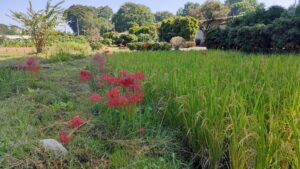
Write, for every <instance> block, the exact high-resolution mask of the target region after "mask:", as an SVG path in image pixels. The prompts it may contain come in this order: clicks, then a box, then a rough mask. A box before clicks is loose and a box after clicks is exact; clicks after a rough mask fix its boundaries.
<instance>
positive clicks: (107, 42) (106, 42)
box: [101, 38, 113, 46]
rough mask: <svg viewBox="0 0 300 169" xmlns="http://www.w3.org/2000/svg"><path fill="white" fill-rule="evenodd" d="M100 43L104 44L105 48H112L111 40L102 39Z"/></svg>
mask: <svg viewBox="0 0 300 169" xmlns="http://www.w3.org/2000/svg"><path fill="white" fill-rule="evenodd" d="M101 43H102V44H104V45H107V46H112V44H113V41H112V39H108V38H104V39H103V40H102V41H101Z"/></svg>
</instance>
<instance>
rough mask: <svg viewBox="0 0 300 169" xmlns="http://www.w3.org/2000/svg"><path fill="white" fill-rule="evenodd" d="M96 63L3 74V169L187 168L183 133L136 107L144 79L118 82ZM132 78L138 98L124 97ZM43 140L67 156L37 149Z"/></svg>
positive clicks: (34, 65)
mask: <svg viewBox="0 0 300 169" xmlns="http://www.w3.org/2000/svg"><path fill="white" fill-rule="evenodd" d="M108 57H110V56H108ZM99 58H100V60H99ZM101 59H102V56H101V57H100V56H98V57H95V58H84V59H77V60H69V61H65V62H58V61H56V62H53V63H51V64H47V65H45V64H43V63H48V62H47V61H39V60H38V59H37V58H28V59H25V60H24V61H20V60H17V62H18V64H16V65H15V67H9V68H5V69H4V68H0V73H1V77H0V86H1V90H0V94H1V98H0V107H1V109H0V120H1V121H2V122H1V123H0V128H1V130H0V135H1V137H0V168H2V167H3V168H97V167H98V168H116V169H117V168H137V169H138V168H141V167H142V168H143V167H148V168H172V169H173V168H187V166H188V164H185V163H184V160H183V158H182V153H181V152H182V149H181V148H182V146H180V145H181V139H179V138H180V137H181V135H180V133H179V132H177V131H176V130H172V131H171V130H169V129H168V128H165V127H163V126H162V119H161V116H160V115H161V114H160V112H159V111H160V110H159V109H152V107H151V106H149V105H146V104H143V103H139V104H140V105H139V106H138V104H135V103H137V102H140V101H142V99H141V98H142V97H143V95H142V94H141V92H142V88H140V87H142V85H143V84H144V83H146V82H139V81H137V80H138V79H142V78H143V76H142V74H136V73H129V72H128V73H125V72H124V71H122V73H121V74H120V76H117V75H118V72H119V70H116V71H115V70H112V69H109V68H110V67H111V66H110V65H109V64H108V65H105V67H99V63H100V62H101V63H102V60H101ZM101 66H104V65H102V64H101ZM122 70H123V69H122ZM91 73H93V75H95V76H94V77H95V79H94V78H92V76H91V75H92V74H91ZM96 77H97V78H96ZM98 77H99V78H100V79H98ZM108 77H110V78H113V79H118V84H109V81H107V80H108V79H109V78H108ZM132 77H135V80H134V84H136V85H134V88H135V91H137V90H136V89H137V88H139V89H140V90H138V92H137V93H136V94H138V95H127V94H131V91H130V92H129V93H128V92H126V90H127V87H129V88H131V85H130V86H128V84H132V83H127V82H128V80H129V82H130V81H131V80H130V79H131V78H132ZM94 80H95V81H94ZM96 80H99V81H100V82H102V83H103V84H104V85H103V86H102V85H100V84H99V83H94V82H96ZM145 81H146V79H145ZM121 85H122V86H123V87H122V86H121ZM2 89H3V90H2ZM116 89H117V90H119V91H120V93H118V92H116V91H117V90H116ZM128 90H131V89H128ZM121 92H122V93H123V92H125V93H124V95H123V94H122V95H121ZM118 94H120V95H118ZM123 96H126V99H127V98H130V99H128V101H127V100H126V102H123V101H124V99H123V98H124V97H123ZM130 96H137V97H130ZM144 97H146V96H144ZM120 100H121V101H122V102H120ZM129 103H130V104H129ZM132 103H134V104H132ZM134 107H135V108H134ZM129 110H134V111H129ZM127 113H128V114H127ZM135 113H136V116H131V115H130V114H135ZM127 115H130V116H127ZM118 117H119V118H118ZM122 117H127V118H125V119H123V118H122ZM132 117H135V118H132ZM45 138H54V139H56V140H58V141H60V142H61V143H63V144H64V146H65V147H66V148H67V150H68V154H67V155H66V156H56V155H55V154H54V153H52V152H51V151H50V152H49V151H47V150H46V149H44V148H43V147H41V145H40V144H39V140H40V139H45Z"/></svg>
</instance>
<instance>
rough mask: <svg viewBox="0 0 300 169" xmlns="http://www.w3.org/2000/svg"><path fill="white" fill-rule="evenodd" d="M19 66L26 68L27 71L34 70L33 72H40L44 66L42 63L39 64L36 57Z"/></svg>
mask: <svg viewBox="0 0 300 169" xmlns="http://www.w3.org/2000/svg"><path fill="white" fill-rule="evenodd" d="M19 67H20V68H21V69H24V70H27V71H32V72H39V71H40V70H41V69H42V67H41V66H40V65H38V63H37V61H36V59H35V58H28V59H27V60H25V61H24V63H23V64H21V65H20V66H19Z"/></svg>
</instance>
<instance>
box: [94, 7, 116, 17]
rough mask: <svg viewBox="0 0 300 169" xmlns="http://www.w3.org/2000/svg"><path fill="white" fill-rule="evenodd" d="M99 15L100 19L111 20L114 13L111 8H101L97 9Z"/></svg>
mask: <svg viewBox="0 0 300 169" xmlns="http://www.w3.org/2000/svg"><path fill="white" fill-rule="evenodd" d="M97 14H98V17H100V18H105V19H107V20H111V18H112V16H113V14H114V12H113V10H112V9H111V7H109V6H100V7H98V8H97Z"/></svg>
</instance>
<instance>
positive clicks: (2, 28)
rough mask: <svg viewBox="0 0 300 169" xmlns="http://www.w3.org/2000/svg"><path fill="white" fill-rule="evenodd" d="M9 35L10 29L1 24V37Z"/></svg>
mask: <svg viewBox="0 0 300 169" xmlns="http://www.w3.org/2000/svg"><path fill="white" fill-rule="evenodd" d="M8 33H9V27H8V26H7V25H5V24H0V35H7V34H8Z"/></svg>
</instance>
